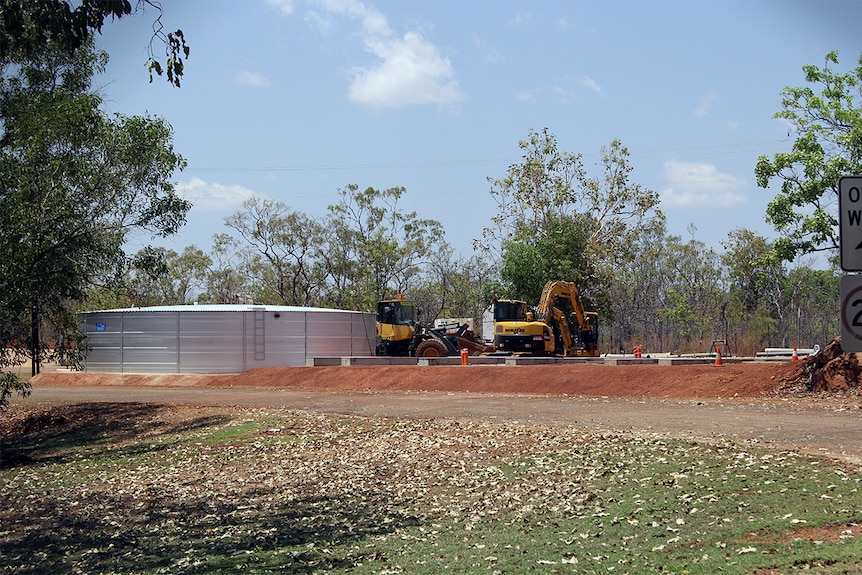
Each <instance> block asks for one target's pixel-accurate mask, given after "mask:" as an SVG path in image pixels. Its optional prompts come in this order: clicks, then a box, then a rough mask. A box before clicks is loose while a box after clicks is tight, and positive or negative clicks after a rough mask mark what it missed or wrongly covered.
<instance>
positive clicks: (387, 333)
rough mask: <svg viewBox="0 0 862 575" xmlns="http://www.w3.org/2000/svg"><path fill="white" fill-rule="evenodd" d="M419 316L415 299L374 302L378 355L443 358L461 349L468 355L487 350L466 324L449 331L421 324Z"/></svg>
mask: <svg viewBox="0 0 862 575" xmlns="http://www.w3.org/2000/svg"><path fill="white" fill-rule="evenodd" d="M419 315H420V312H419V310H417V309H416V306H415V304H414V302H412V301H409V300H405V299H403V298H402V297H399V298H398V299H392V300H383V301H380V302H377V355H379V356H381V355H401V356H405V355H406V356H415V357H445V356H450V355H455V356H457V355H461V350H462V349H467V350H468V352H469V353H470V354H471V355H477V354H479V353H483V352H484V351H487V350H486V347H485V345H484V344H480V343H479V342H477V341H476V338H475V336H474V335H473V334H472V332H470V330H469V326H468V325H467V324H463V325H460V326H458V328H457V329H456V330H455V331H454V332H451V331H448V330H444V329H435V328H431V327H429V326H426V325H424V324H423V323H421V322H419V321H418V316H419Z"/></svg>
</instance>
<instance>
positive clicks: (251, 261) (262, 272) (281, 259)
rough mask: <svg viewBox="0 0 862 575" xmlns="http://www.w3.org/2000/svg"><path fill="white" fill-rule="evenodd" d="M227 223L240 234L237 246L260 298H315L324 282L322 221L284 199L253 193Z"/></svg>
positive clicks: (292, 301) (298, 301)
mask: <svg viewBox="0 0 862 575" xmlns="http://www.w3.org/2000/svg"><path fill="white" fill-rule="evenodd" d="M225 225H226V226H227V227H228V228H231V229H233V230H234V231H235V232H236V233H237V234H238V236H239V238H238V241H237V242H236V246H237V249H240V250H244V251H243V253H244V254H245V265H244V268H245V270H246V271H247V273H248V274H249V275H250V276H252V277H253V278H254V281H253V284H254V285H255V288H254V289H253V292H254V296H255V299H256V300H257V301H266V302H272V303H278V304H281V305H302V306H304V305H310V304H311V303H313V302H314V301H316V299H317V297H318V295H319V291H318V290H319V286H320V284H321V283H322V281H323V278H322V277H321V275H320V268H319V266H318V265H317V263H316V257H317V255H318V247H319V245H320V238H321V234H322V227H321V225H320V224H319V223H318V222H316V221H315V220H314V219H312V218H310V217H308V216H306V215H305V214H302V213H300V212H295V211H292V210H291V209H290V208H289V207H288V206H287V205H285V204H283V203H281V202H276V201H273V200H266V199H261V198H257V197H252V198H249V199H248V200H246V201H245V202H244V203H243V210H242V211H240V212H237V213H236V214H234V215H232V216H229V217H228V218H225ZM226 241H229V240H226Z"/></svg>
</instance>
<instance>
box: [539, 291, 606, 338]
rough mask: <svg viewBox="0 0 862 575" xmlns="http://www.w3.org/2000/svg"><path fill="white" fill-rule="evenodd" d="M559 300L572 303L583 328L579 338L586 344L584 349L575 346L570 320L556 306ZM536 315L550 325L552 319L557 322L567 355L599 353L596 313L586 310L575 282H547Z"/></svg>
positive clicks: (580, 326) (579, 323) (578, 321)
mask: <svg viewBox="0 0 862 575" xmlns="http://www.w3.org/2000/svg"><path fill="white" fill-rule="evenodd" d="M559 300H564V301H568V302H569V303H570V304H571V306H572V310H573V313H574V315H575V318H576V319H577V323H578V326H579V328H580V330H581V337H579V338H578V339H579V340H581V341H582V342H583V344H584V345H585V349H584V350H581V349H576V348H575V346H574V343H573V341H572V334H571V332H570V330H569V322H568V320H567V319H566V316H565V314H564V313H563V312H562V311H560V309H558V308H557V307H556V304H557V302H558V301H559ZM536 315H537V316H538V317H537V318H536V319H537V320H538V321H541V322H543V323H546V324H549V325H550V323H551V322H552V321H555V322H556V323H557V325H558V326H559V330H560V338H561V339H562V343H563V346H564V348H565V354H566V355H582V354H584V353H586V355H598V349H597V347H596V344H597V341H596V337H595V326H594V325H593V321H592V318H593V317H594V316H595V314H592V313H587V312H586V311H584V304H583V303H582V302H581V295H580V293H579V292H578V286H576V285H575V284H574V283H573V282H564V281H549V282H548V283H546V284H545V287H544V289H543V290H542V298H541V299H540V300H539V305H538V306H536Z"/></svg>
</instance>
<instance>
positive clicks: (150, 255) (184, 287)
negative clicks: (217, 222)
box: [126, 245, 212, 306]
mask: <svg viewBox="0 0 862 575" xmlns="http://www.w3.org/2000/svg"><path fill="white" fill-rule="evenodd" d="M151 260H155V262H151ZM132 262H133V263H132V265H131V267H130V270H129V275H128V277H127V279H126V286H127V290H128V293H129V299H130V300H131V302H132V304H133V305H137V306H147V305H184V304H190V303H192V302H194V301H195V300H196V299H197V297H198V296H199V295H200V294H202V293H203V291H204V289H205V287H206V280H207V277H208V275H209V273H210V266H211V265H212V258H210V256H209V255H207V254H206V253H204V252H203V250H201V249H200V248H198V247H196V246H194V245H190V246H186V247H185V248H184V249H183V251H182V253H177V252H175V251H174V250H171V249H168V248H163V247H159V248H152V249H144V250H141V251H140V252H138V253H137V254H135V256H134V257H133V258H132ZM136 262H138V263H136Z"/></svg>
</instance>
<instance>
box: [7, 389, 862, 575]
mask: <svg viewBox="0 0 862 575" xmlns="http://www.w3.org/2000/svg"><path fill="white" fill-rule="evenodd" d="M88 413H89V414H90V415H92V416H93V417H91V418H90V420H89V424H88V425H87V426H81V425H78V422H79V420H80V419H81V417H82V415H83V414H88ZM40 418H41V419H40ZM51 418H54V419H51ZM51 421H53V422H54V423H53V424H52V423H50V422H51ZM13 423H15V422H13ZM0 431H2V432H3V435H2V437H3V446H4V447H3V449H4V459H3V460H0V498H2V501H4V505H3V508H2V510H0V572H2V573H6V572H8V573H13V572H14V573H43V572H58V573H59V572H67V573H73V572H86V573H93V572H101V573H108V572H113V573H221V572H229V571H230V572H232V571H237V570H242V571H246V572H249V573H285V572H287V573H355V574H369V575H370V574H375V575H380V574H381V573H389V574H392V573H429V574H430V573H445V572H451V573H476V574H479V573H482V574H493V573H500V574H503V573H605V574H607V573H680V574H682V573H688V574H696V573H716V572H719V571H720V572H723V573H739V574H745V573H756V574H760V575H769V574H772V573H795V572H799V573H802V572H806V573H822V574H833V573H858V572H860V568H859V567H858V565H860V564H862V537H860V536H862V528H860V527H859V526H858V525H857V521H862V494H860V491H859V487H860V479H862V478H860V475H859V473H858V469H857V468H855V467H851V466H847V465H844V464H841V463H839V462H836V461H831V460H827V459H821V458H815V457H809V456H805V455H801V454H799V453H795V452H789V451H775V450H767V449H761V448H756V447H753V446H747V445H735V444H731V443H721V444H706V443H691V442H679V441H671V440H668V439H666V438H663V437H659V436H652V435H646V434H636V433H603V434H600V433H589V432H584V431H579V430H574V429H568V428H551V427H537V426H523V425H517V424H500V423H483V422H459V421H451V420H432V421H414V420H389V419H385V420H383V419H381V420H374V419H363V418H352V417H337V416H321V415H314V414H308V413H299V412H291V411H287V410H284V411H281V410H251V409H248V410H242V409H226V408H224V409H223V408H207V409H200V410H196V409H194V408H167V407H158V406H138V408H137V409H135V410H131V411H130V410H128V409H125V410H121V409H116V406H115V409H114V411H113V412H112V411H111V410H110V409H109V408H108V407H106V406H102V407H96V406H92V407H88V406H72V407H70V408H65V410H64V409H58V410H56V411H55V412H52V413H43V414H38V417H31V418H30V419H29V420H28V419H27V418H26V417H21V418H20V420H19V421H18V423H17V424H15V425H13V424H10V425H6V426H5V428H4V427H0ZM3 461H6V463H5V464H4V463H3Z"/></svg>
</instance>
